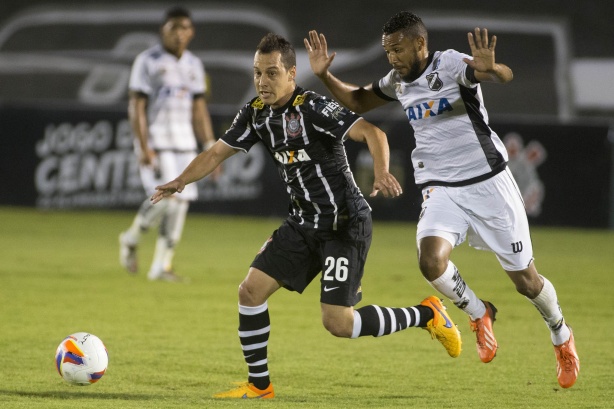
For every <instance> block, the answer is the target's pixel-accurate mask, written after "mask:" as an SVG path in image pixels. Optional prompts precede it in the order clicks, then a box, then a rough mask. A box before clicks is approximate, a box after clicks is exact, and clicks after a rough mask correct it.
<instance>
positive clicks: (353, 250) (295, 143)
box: [152, 34, 461, 399]
mask: <svg viewBox="0 0 614 409" xmlns="http://www.w3.org/2000/svg"><path fill="white" fill-rule="evenodd" d="M295 76H296V55H295V52H294V48H293V47H292V45H291V44H290V43H289V42H288V41H287V40H285V39H284V38H283V37H281V36H278V35H274V34H268V35H267V36H265V37H264V38H263V39H262V40H261V41H260V43H259V45H258V48H257V52H256V54H255V57H254V85H255V87H256V91H257V93H258V97H255V98H254V99H252V100H251V101H250V102H249V103H247V104H246V105H244V106H243V108H242V109H241V110H240V111H239V113H238V114H237V115H236V117H235V119H234V122H233V124H232V126H231V127H230V129H229V130H228V131H226V133H225V134H224V136H222V137H221V139H220V140H219V141H218V142H217V143H216V144H215V145H213V147H212V148H211V149H209V150H208V151H206V152H203V153H201V154H200V155H199V156H198V157H197V158H196V159H195V160H194V161H193V162H192V163H191V164H190V165H189V166H188V167H187V169H186V170H184V171H183V173H181V175H180V176H179V177H178V178H177V179H175V180H174V181H172V182H169V183H167V184H165V185H162V186H158V187H157V189H158V191H157V192H156V193H155V194H154V195H153V196H152V202H153V203H156V202H158V201H160V200H164V198H166V197H169V196H171V195H173V194H175V192H181V191H184V189H187V187H186V185H188V184H189V183H193V182H195V181H197V180H199V179H201V178H203V177H205V176H206V175H208V174H209V173H210V172H211V171H213V169H215V168H216V167H217V166H218V165H219V164H220V163H221V162H222V161H224V160H225V159H227V158H229V157H230V156H232V155H234V154H235V153H237V152H238V151H245V152H247V151H249V149H250V148H251V147H252V146H253V145H254V144H256V143H259V142H260V143H263V144H264V145H265V147H266V149H267V150H268V151H269V153H270V154H271V158H272V159H273V160H274V161H275V164H276V166H277V169H278V171H279V175H280V177H281V178H282V180H283V182H284V183H285V185H286V190H287V192H288V194H289V195H290V207H289V209H290V213H289V216H288V218H287V219H286V221H285V222H284V223H283V224H282V225H281V226H280V227H279V228H278V229H277V230H276V231H275V232H273V235H272V236H271V237H270V238H269V239H268V240H267V241H266V242H265V244H264V245H263V246H262V248H261V249H260V252H259V253H258V255H256V258H255V259H254V261H253V262H252V265H251V267H250V269H249V271H248V273H247V277H246V278H245V280H244V281H243V282H242V283H241V285H240V286H239V338H240V341H241V347H242V349H243V356H244V358H245V362H246V363H247V366H248V381H247V382H246V383H244V384H241V385H239V386H238V387H237V388H235V389H232V390H230V391H228V392H222V393H219V394H216V395H214V396H215V397H216V398H244V399H245V398H265V399H267V398H273V397H274V396H275V392H274V390H273V385H272V384H271V381H270V378H269V370H268V360H267V345H268V339H269V332H270V329H271V323H270V319H269V310H268V304H267V302H268V301H267V300H268V299H269V297H270V296H271V295H272V294H273V293H274V292H276V291H277V290H278V289H280V288H281V287H285V288H286V289H289V290H292V291H297V292H299V293H302V292H303V290H304V289H305V288H306V287H307V286H308V285H309V283H310V282H311V281H312V280H313V279H314V278H315V277H316V276H317V275H318V274H319V273H320V272H322V276H321V279H320V285H321V292H320V306H321V312H322V322H323V324H324V327H325V328H326V329H327V330H328V331H329V332H330V333H331V334H333V335H335V336H338V337H345V338H357V337H360V336H367V335H371V336H374V337H379V336H383V335H388V334H391V333H394V332H396V331H401V330H404V329H407V328H409V327H422V328H425V329H426V330H428V331H429V332H430V333H431V336H432V337H433V338H437V339H438V340H439V341H440V342H441V343H442V344H443V345H444V347H445V348H446V350H447V352H448V354H449V355H450V356H452V357H457V356H458V355H459V354H460V352H461V339H460V334H459V332H458V329H457V328H456V325H454V323H453V322H452V321H451V319H450V317H449V316H448V315H447V313H446V312H445V311H444V307H443V306H442V304H441V301H440V300H439V299H438V298H437V297H433V296H431V297H428V298H426V299H425V300H423V301H422V302H421V303H420V304H419V305H415V306H412V307H407V308H385V307H379V306H376V305H368V306H365V307H361V308H359V309H356V310H355V309H354V307H353V306H354V305H356V304H357V303H358V302H359V301H360V300H361V298H362V291H361V286H360V283H361V279H362V276H363V271H364V265H365V262H366V258H367V252H368V251H369V246H370V245H371V208H370V207H369V205H368V204H367V202H366V200H365V198H364V197H363V195H362V193H361V192H360V190H359V189H358V186H357V185H356V183H355V181H354V177H353V175H352V172H351V171H350V169H349V164H348V160H347V156H346V152H345V148H344V146H343V143H344V141H345V140H346V139H348V138H349V139H352V140H355V141H359V142H366V143H367V145H368V147H369V151H370V152H371V155H372V156H373V162H374V173H375V179H374V183H373V192H372V193H371V196H375V195H376V194H378V192H381V193H382V194H383V195H384V196H385V197H396V196H399V195H400V194H401V193H402V192H401V187H400V185H399V183H398V181H397V180H396V179H395V177H394V176H392V175H391V174H390V173H389V171H388V165H389V150H388V142H387V140H386V134H384V133H383V132H382V131H381V130H380V129H379V128H377V127H375V126H374V125H372V124H370V123H369V122H367V121H365V120H363V119H362V118H361V117H359V116H358V115H356V114H355V113H354V112H351V111H349V110H348V109H346V108H343V107H342V106H340V105H339V104H338V103H337V102H335V101H333V100H331V99H328V98H326V97H322V96H320V95H318V94H315V93H314V92H311V91H308V90H305V89H302V88H301V87H299V86H297V85H296V82H295V80H294V78H295ZM188 186H189V185H188Z"/></svg>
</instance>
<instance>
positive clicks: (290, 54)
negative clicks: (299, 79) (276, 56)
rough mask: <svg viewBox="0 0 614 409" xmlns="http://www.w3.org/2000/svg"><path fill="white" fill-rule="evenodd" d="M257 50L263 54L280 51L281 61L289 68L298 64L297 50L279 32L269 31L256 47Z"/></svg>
mask: <svg viewBox="0 0 614 409" xmlns="http://www.w3.org/2000/svg"><path fill="white" fill-rule="evenodd" d="M256 51H258V52H260V53H261V54H270V53H272V52H275V51H279V53H280V54H281V62H282V63H283V64H284V67H285V68H286V69H287V70H289V69H290V68H292V67H294V66H295V65H296V52H295V51H294V47H293V46H292V44H291V43H290V42H289V41H288V40H286V39H285V38H284V37H282V36H280V35H279V34H273V33H268V34H267V35H265V36H264V37H262V40H260V43H259V44H258V47H256Z"/></svg>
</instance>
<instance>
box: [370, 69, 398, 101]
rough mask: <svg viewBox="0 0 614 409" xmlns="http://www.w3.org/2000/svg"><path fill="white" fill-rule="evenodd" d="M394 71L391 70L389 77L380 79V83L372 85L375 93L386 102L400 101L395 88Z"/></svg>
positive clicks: (375, 82) (376, 82)
mask: <svg viewBox="0 0 614 409" xmlns="http://www.w3.org/2000/svg"><path fill="white" fill-rule="evenodd" d="M393 76H394V70H391V71H390V72H389V73H388V75H386V76H385V77H383V78H380V80H379V81H374V82H373V84H372V87H373V92H375V94H376V95H377V96H378V97H380V98H382V99H384V100H386V101H398V98H397V94H396V91H395V88H394V84H395V82H398V80H397V81H395V80H394V79H393Z"/></svg>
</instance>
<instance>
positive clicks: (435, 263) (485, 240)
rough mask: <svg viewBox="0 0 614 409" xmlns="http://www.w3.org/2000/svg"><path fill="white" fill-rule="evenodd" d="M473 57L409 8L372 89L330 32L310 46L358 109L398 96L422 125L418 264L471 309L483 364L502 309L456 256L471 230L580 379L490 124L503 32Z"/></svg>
mask: <svg viewBox="0 0 614 409" xmlns="http://www.w3.org/2000/svg"><path fill="white" fill-rule="evenodd" d="M468 40H469V46H470V49H471V54H472V55H467V54H463V53H460V52H458V51H455V50H446V51H436V52H429V50H428V34H427V30H426V27H425V25H424V24H423V22H422V20H421V19H420V17H418V16H416V15H415V14H413V13H411V12H407V11H404V12H400V13H398V14H396V15H395V16H393V17H392V18H391V19H390V20H389V21H388V22H387V23H386V24H385V25H384V27H383V35H382V45H383V47H384V51H385V52H386V55H387V58H388V62H389V63H390V64H391V65H392V70H391V71H390V72H389V73H388V74H387V75H386V76H384V77H383V78H381V79H379V80H377V81H375V82H373V83H372V84H369V85H366V86H364V87H360V86H356V85H354V84H350V83H347V82H344V81H342V80H340V79H338V78H336V77H335V76H333V75H332V74H331V73H330V71H329V67H330V65H331V63H332V61H333V59H334V57H335V54H334V53H333V54H331V55H329V54H328V46H327V43H326V38H325V37H324V35H323V34H318V33H317V32H316V31H310V32H309V39H305V41H304V42H305V47H306V48H307V51H308V53H309V61H310V63H311V68H312V70H313V72H314V74H315V75H316V76H318V77H319V78H320V80H321V81H322V82H323V83H324V85H326V87H327V88H328V89H329V90H330V91H331V92H332V93H333V95H334V96H335V98H336V99H337V100H338V101H340V102H341V103H342V104H344V105H345V106H346V107H348V108H349V109H351V110H353V111H355V112H357V113H363V112H366V111H369V110H371V109H374V108H377V107H379V106H382V105H384V104H386V103H387V102H389V101H398V102H399V103H400V104H401V105H402V107H403V109H404V111H405V113H406V114H407V117H408V119H409V123H410V125H411V126H412V128H413V130H414V137H415V139H416V148H415V150H414V151H413V152H412V163H413V167H414V173H415V180H416V184H418V185H419V186H420V187H421V188H422V193H423V198H424V202H423V204H422V212H421V214H420V220H419V222H418V228H417V246H418V262H419V266H420V270H421V271H422V274H423V275H424V277H425V278H426V279H427V280H428V282H429V283H430V284H431V285H432V286H433V287H434V288H435V289H437V290H438V291H439V292H441V293H442V294H444V295H445V296H446V297H448V298H449V299H450V300H452V301H453V302H454V304H455V305H456V306H457V307H458V308H460V309H462V310H463V311H465V312H466V313H467V314H468V315H469V320H470V326H471V329H472V330H473V331H474V332H476V337H477V350H478V354H479V356H480V359H481V360H482V361H483V362H486V363H487V362H490V361H491V360H492V359H493V358H494V357H495V354H496V352H497V347H498V345H497V341H496V339H495V336H494V333H493V329H492V324H493V322H494V320H495V314H496V312H497V309H496V308H495V307H494V306H493V304H492V303H490V302H488V301H482V300H480V299H479V298H478V297H477V296H476V294H475V293H474V292H473V290H472V289H471V288H470V287H469V286H468V285H467V283H465V281H464V280H463V278H462V277H461V275H460V273H459V271H458V269H457V268H456V266H455V265H454V264H453V263H452V262H451V261H450V254H451V252H452V249H453V248H454V247H456V246H458V245H460V244H461V243H462V242H463V241H464V240H465V238H466V237H467V236H468V237H469V244H470V245H471V246H473V247H475V248H478V249H483V250H491V251H493V252H494V253H495V254H496V256H497V259H498V260H499V263H500V264H501V266H502V267H503V269H504V270H505V271H506V272H507V274H508V276H509V277H510V278H511V280H512V281H513V282H514V284H515V285H516V290H517V291H518V292H519V293H520V294H522V295H524V296H526V297H527V298H528V299H529V301H531V303H533V305H535V307H536V308H537V310H538V311H539V312H540V313H541V315H542V317H543V318H544V320H545V321H546V324H547V325H548V328H549V329H550V333H551V339H552V343H553V344H554V349H555V355H556V358H557V378H558V382H559V384H560V385H561V386H562V387H564V388H569V387H571V386H573V384H574V383H575V381H576V378H577V376H578V372H579V370H580V361H579V359H578V355H577V353H576V348H575V343H574V337H573V333H572V331H571V328H569V327H568V326H567V324H566V323H565V320H564V318H563V314H562V312H561V309H560V307H559V303H558V300H557V294H556V291H555V289H554V286H553V285H552V283H551V282H550V281H548V279H546V278H545V277H543V276H542V275H540V274H539V273H538V272H537V269H536V267H535V263H534V262H533V248H532V244H531V237H530V234H529V225H528V221H527V216H526V212H525V210H524V203H523V201H522V197H521V195H520V192H519V190H518V187H517V186H516V182H515V181H514V178H513V176H512V174H511V172H510V171H509V169H507V159H508V157H507V152H506V150H505V147H504V145H503V143H502V142H501V140H500V139H499V137H498V136H497V134H496V133H495V132H494V131H493V130H492V129H491V128H490V126H489V124H488V114H487V112H486V109H485V108H484V104H483V100H482V93H481V89H480V83H482V82H497V83H506V82H509V81H511V80H512V78H513V74H512V71H511V69H510V68H509V67H507V66H506V65H504V64H501V63H496V62H495V45H496V41H497V38H496V37H495V36H493V37H492V38H491V39H489V38H488V32H487V30H486V29H483V30H480V29H479V28H476V29H475V35H474V34H473V33H469V34H468Z"/></svg>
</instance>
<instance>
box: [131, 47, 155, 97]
mask: <svg viewBox="0 0 614 409" xmlns="http://www.w3.org/2000/svg"><path fill="white" fill-rule="evenodd" d="M146 61H147V58H146V55H145V54H144V53H141V54H139V55H138V56H137V57H136V58H135V60H134V63H133V64H132V70H131V71H130V82H129V83H128V88H129V89H130V91H135V92H142V93H144V94H147V95H151V92H152V87H151V77H150V75H149V72H148V70H147V63H146Z"/></svg>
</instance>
